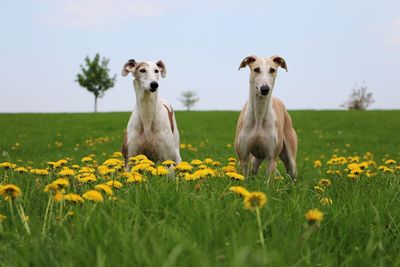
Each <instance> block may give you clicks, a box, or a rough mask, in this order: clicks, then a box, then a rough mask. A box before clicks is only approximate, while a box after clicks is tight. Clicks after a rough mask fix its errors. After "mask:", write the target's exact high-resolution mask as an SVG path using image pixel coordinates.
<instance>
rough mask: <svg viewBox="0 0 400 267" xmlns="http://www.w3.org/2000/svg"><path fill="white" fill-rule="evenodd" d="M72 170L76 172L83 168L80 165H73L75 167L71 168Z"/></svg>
mask: <svg viewBox="0 0 400 267" xmlns="http://www.w3.org/2000/svg"><path fill="white" fill-rule="evenodd" d="M71 168H72V169H74V170H78V169H80V168H81V166H79V165H78V164H73V165H72V166H71Z"/></svg>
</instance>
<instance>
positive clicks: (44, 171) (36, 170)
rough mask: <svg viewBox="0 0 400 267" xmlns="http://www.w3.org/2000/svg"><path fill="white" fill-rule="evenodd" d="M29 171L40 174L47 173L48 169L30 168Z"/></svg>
mask: <svg viewBox="0 0 400 267" xmlns="http://www.w3.org/2000/svg"><path fill="white" fill-rule="evenodd" d="M29 172H30V173H33V174H36V175H40V176H47V175H49V171H48V170H47V169H32V170H30V171H29Z"/></svg>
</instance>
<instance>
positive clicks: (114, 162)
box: [103, 159, 125, 167]
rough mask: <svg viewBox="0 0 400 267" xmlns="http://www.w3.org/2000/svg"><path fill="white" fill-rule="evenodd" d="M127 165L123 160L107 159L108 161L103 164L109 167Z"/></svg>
mask: <svg viewBox="0 0 400 267" xmlns="http://www.w3.org/2000/svg"><path fill="white" fill-rule="evenodd" d="M124 164H125V163H124V162H123V161H122V160H119V159H107V160H106V161H104V162H103V165H105V166H107V167H115V166H118V165H120V166H123V165H124Z"/></svg>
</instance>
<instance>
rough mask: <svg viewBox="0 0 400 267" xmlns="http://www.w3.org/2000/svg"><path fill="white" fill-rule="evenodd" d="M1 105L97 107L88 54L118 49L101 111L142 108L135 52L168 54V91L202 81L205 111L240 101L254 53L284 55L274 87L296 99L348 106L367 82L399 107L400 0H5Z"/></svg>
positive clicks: (0, 28) (175, 99) (379, 102)
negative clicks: (129, 67) (79, 78)
mask: <svg viewBox="0 0 400 267" xmlns="http://www.w3.org/2000/svg"><path fill="white" fill-rule="evenodd" d="M1 6H2V7H1V9H0V34H1V42H0V60H1V64H0V112H1V113H8V112H12V113H14V112H92V111H93V105H94V97H93V94H92V93H90V92H88V91H87V90H86V89H84V88H81V87H80V86H79V84H78V83H77V82H75V79H76V74H77V73H78V72H79V71H80V67H79V66H80V64H82V63H83V62H84V58H85V57H86V56H89V57H93V56H94V55H95V54H96V53H99V54H100V55H101V56H102V57H106V58H108V59H109V60H110V62H109V68H110V73H111V74H116V77H117V80H116V84H115V86H114V87H113V88H112V89H109V90H108V91H107V92H106V93H105V95H104V97H103V98H101V99H100V100H99V102H98V109H99V111H102V112H106V111H131V110H132V109H133V107H134V105H135V102H136V100H135V93H134V90H133V85H132V79H133V78H132V76H130V75H129V76H127V77H122V76H121V69H122V66H123V65H124V64H125V63H126V61H127V60H128V59H131V58H132V59H135V60H136V61H157V60H159V59H162V60H163V61H164V63H165V65H166V67H167V76H166V78H165V79H162V80H160V82H159V83H160V88H159V94H160V96H161V97H162V98H165V99H167V100H168V101H169V102H170V103H171V104H172V105H173V106H174V108H175V109H176V110H180V109H184V107H183V106H182V104H181V103H180V101H179V97H180V94H181V93H182V91H186V90H194V91H196V92H197V93H198V96H199V98H200V101H199V102H198V103H197V104H196V106H195V109H197V110H240V109H241V108H242V106H243V104H244V102H245V101H246V100H247V98H248V95H249V93H248V90H249V88H248V80H249V70H248V69H247V68H246V69H241V70H240V71H238V66H239V64H240V62H241V61H242V59H243V58H245V57H246V56H249V55H258V56H272V55H279V56H281V57H283V58H284V59H285V60H286V63H287V65H288V70H289V71H288V72H285V71H283V70H280V71H278V77H277V81H276V83H275V88H274V91H273V94H274V95H275V96H276V97H279V98H281V99H282V100H283V101H284V103H285V105H286V107H287V108H288V109H340V108H341V107H340V105H341V104H342V103H344V102H345V101H346V100H347V99H348V97H349V95H350V93H351V90H352V89H354V88H355V87H357V86H360V85H363V83H364V82H365V84H366V85H367V87H368V90H369V91H370V92H372V93H373V97H374V99H375V103H373V104H372V105H371V107H370V108H371V109H400V86H399V84H400V1H398V0H382V1H378V0H376V1H374V0H352V1H344V0H337V1H320V0H303V1H296V0H288V1H270V0H231V1H228V0H199V1H195V0H171V1H162V0H26V1H14V0H2V5H1Z"/></svg>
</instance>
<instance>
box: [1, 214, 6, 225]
mask: <svg viewBox="0 0 400 267" xmlns="http://www.w3.org/2000/svg"><path fill="white" fill-rule="evenodd" d="M5 219H7V217H6V216H5V215H4V214H0V223H2V222H4V221H5Z"/></svg>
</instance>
